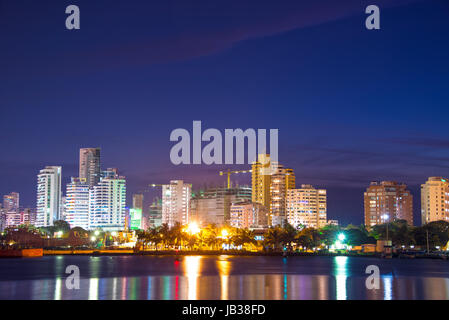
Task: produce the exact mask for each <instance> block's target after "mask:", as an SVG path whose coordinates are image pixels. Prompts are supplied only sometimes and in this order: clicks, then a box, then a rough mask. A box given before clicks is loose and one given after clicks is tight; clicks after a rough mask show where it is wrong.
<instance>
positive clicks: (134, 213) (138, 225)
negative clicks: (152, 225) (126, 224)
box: [130, 194, 148, 230]
mask: <svg viewBox="0 0 449 320" xmlns="http://www.w3.org/2000/svg"><path fill="white" fill-rule="evenodd" d="M147 224H148V223H147V221H146V219H145V217H144V214H143V194H133V207H132V209H131V210H130V228H131V230H140V229H142V230H146V229H147V228H148V227H147Z"/></svg>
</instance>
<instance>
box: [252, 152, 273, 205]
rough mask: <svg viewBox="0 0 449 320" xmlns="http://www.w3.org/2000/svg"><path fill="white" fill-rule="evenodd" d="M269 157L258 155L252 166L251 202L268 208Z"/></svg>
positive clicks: (269, 191) (269, 194)
mask: <svg viewBox="0 0 449 320" xmlns="http://www.w3.org/2000/svg"><path fill="white" fill-rule="evenodd" d="M270 161H271V160H270V155H265V154H259V156H258V158H257V161H256V162H254V163H253V164H252V168H251V169H252V174H251V180H252V201H253V202H257V203H260V204H262V205H264V206H265V207H266V208H269V207H270V200H271V197H270V196H271V190H270V184H271V162H270Z"/></svg>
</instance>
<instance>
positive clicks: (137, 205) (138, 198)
mask: <svg viewBox="0 0 449 320" xmlns="http://www.w3.org/2000/svg"><path fill="white" fill-rule="evenodd" d="M133 208H134V209H140V210H142V211H143V194H133Z"/></svg>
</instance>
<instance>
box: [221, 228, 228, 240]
mask: <svg viewBox="0 0 449 320" xmlns="http://www.w3.org/2000/svg"><path fill="white" fill-rule="evenodd" d="M228 236H229V231H228V230H227V229H223V230H221V237H222V238H227V237H228Z"/></svg>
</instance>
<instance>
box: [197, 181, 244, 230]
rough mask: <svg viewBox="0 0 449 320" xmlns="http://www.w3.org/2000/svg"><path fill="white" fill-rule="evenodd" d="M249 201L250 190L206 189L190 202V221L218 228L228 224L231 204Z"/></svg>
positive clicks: (237, 188) (241, 187)
mask: <svg viewBox="0 0 449 320" xmlns="http://www.w3.org/2000/svg"><path fill="white" fill-rule="evenodd" d="M245 200H251V188H250V187H248V186H236V187H234V188H230V189H228V188H225V187H218V188H208V189H206V190H204V191H198V192H196V193H195V194H194V196H193V197H192V199H191V200H190V207H191V209H190V220H191V221H195V222H196V223H198V224H199V225H200V226H203V227H205V226H207V225H209V224H216V225H218V226H221V225H225V224H228V223H229V222H230V210H231V204H232V203H234V202H241V201H245Z"/></svg>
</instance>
